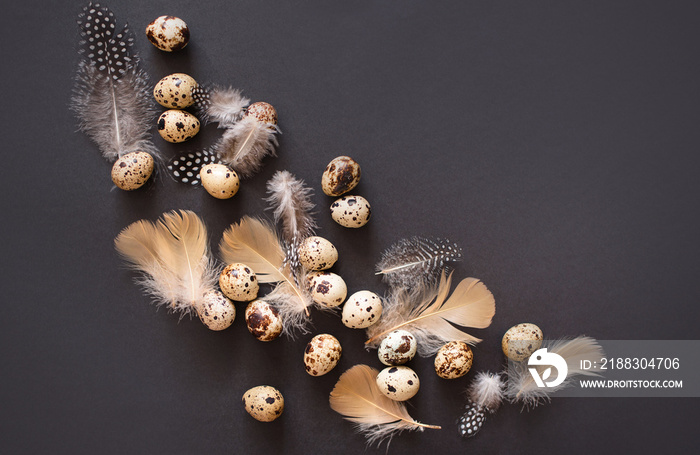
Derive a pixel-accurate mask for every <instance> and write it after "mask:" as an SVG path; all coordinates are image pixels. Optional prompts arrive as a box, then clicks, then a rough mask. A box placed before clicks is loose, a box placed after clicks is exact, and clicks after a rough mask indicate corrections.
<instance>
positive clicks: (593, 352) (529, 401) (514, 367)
mask: <svg viewBox="0 0 700 455" xmlns="http://www.w3.org/2000/svg"><path fill="white" fill-rule="evenodd" d="M541 348H547V351H548V352H551V353H554V354H558V355H560V356H562V357H563V358H564V360H565V361H566V366H567V369H568V374H567V376H566V380H564V382H563V383H561V384H560V385H558V386H556V387H538V386H537V383H535V380H534V379H533V377H532V375H531V374H530V371H529V370H528V368H531V367H532V366H529V365H528V363H527V362H524V361H523V362H509V367H508V382H507V387H506V391H505V395H506V397H507V398H508V399H509V400H510V402H511V403H522V405H523V407H535V406H537V405H538V404H541V403H543V402H545V401H549V400H550V394H552V393H554V392H556V391H558V390H561V389H563V388H565V387H568V386H569V385H571V383H572V381H573V379H574V377H576V376H578V375H586V376H598V373H596V372H594V371H591V370H584V369H582V368H581V361H582V360H590V361H596V360H598V359H600V358H601V357H602V356H604V353H603V348H602V347H601V346H600V344H598V342H597V341H596V340H595V339H594V338H590V337H583V336H581V337H577V338H574V339H570V340H568V339H564V340H556V341H549V342H547V341H545V342H544V343H543V344H542V347H541ZM535 368H537V370H538V372H539V373H540V374H541V373H542V372H543V370H544V369H546V368H547V367H546V366H535Z"/></svg>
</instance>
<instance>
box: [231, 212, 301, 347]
mask: <svg viewBox="0 0 700 455" xmlns="http://www.w3.org/2000/svg"><path fill="white" fill-rule="evenodd" d="M219 251H220V255H221V258H222V260H223V261H224V262H225V263H226V264H232V263H234V262H240V263H243V264H246V265H247V266H248V267H250V268H251V269H253V271H254V272H255V274H256V276H257V277H258V282H260V283H278V284H277V286H276V287H275V289H273V291H272V292H271V293H269V294H268V295H266V296H265V300H266V301H267V302H269V303H271V304H274V305H275V307H276V308H277V310H278V311H279V313H280V316H281V317H282V324H283V326H284V328H283V331H284V333H285V334H286V335H287V336H289V337H293V336H294V334H295V332H296V331H301V332H303V333H305V332H306V328H305V325H306V323H307V322H308V318H304V315H306V316H308V315H309V310H308V307H309V306H310V305H312V304H313V300H312V299H311V295H310V294H309V292H308V291H307V290H306V289H305V288H304V287H301V286H299V285H298V284H297V281H296V280H295V278H294V275H293V274H292V272H291V270H290V268H289V266H285V263H284V259H285V252H284V248H283V247H282V244H281V242H280V240H279V238H278V237H277V234H276V233H275V230H274V229H273V228H272V227H271V226H270V225H269V224H267V223H265V222H264V221H261V220H258V219H255V218H250V217H243V218H242V219H241V221H240V222H238V223H237V224H233V225H231V227H229V228H228V229H227V230H226V231H225V232H224V235H223V237H222V239H221V242H220V243H219Z"/></svg>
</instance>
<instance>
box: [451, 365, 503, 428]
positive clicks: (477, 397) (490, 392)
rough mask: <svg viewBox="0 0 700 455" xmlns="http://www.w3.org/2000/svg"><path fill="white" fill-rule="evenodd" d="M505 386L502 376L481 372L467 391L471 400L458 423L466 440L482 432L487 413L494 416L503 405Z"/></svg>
mask: <svg viewBox="0 0 700 455" xmlns="http://www.w3.org/2000/svg"><path fill="white" fill-rule="evenodd" d="M504 387H505V384H504V382H503V379H502V378H501V375H499V374H497V373H496V374H494V373H489V372H483V371H482V372H479V373H477V374H476V376H475V377H474V380H473V381H472V383H471V384H470V385H469V388H468V389H467V394H468V395H469V400H468V401H467V406H466V408H465V413H464V414H462V415H461V416H460V418H459V421H458V422H457V430H458V431H459V434H460V435H462V437H464V438H471V437H472V436H474V435H476V433H478V432H479V430H481V427H482V426H483V424H484V421H486V413H487V412H488V413H491V414H493V413H494V412H496V410H497V409H498V408H499V406H500V405H501V402H502V401H503V396H504Z"/></svg>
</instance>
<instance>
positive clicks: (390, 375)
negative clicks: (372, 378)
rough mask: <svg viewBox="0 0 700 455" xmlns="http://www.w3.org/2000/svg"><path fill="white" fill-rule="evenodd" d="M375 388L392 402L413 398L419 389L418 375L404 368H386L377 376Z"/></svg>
mask: <svg viewBox="0 0 700 455" xmlns="http://www.w3.org/2000/svg"><path fill="white" fill-rule="evenodd" d="M377 387H379V391H380V392H382V393H383V394H384V395H386V396H387V397H389V398H391V399H392V400H394V401H406V400H408V399H411V398H413V397H414V396H415V395H416V393H418V389H420V380H419V379H418V375H417V374H416V372H415V371H413V370H412V369H410V368H408V367H406V366H394V367H386V368H384V369H383V370H382V371H380V372H379V374H378V375H377Z"/></svg>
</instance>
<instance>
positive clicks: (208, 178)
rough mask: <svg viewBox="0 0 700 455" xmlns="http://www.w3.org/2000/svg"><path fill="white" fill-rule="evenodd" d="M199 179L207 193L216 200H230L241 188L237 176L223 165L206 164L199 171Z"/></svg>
mask: <svg viewBox="0 0 700 455" xmlns="http://www.w3.org/2000/svg"><path fill="white" fill-rule="evenodd" d="M199 179H200V181H201V182H202V186H203V187H204V189H205V190H207V193H209V194H210V195H211V196H214V197H215V198H217V199H230V198H232V197H233V196H235V195H236V193H237V192H238V189H239V188H240V186H241V180H240V179H239V178H238V174H236V172H235V171H233V170H232V169H230V168H229V167H228V166H226V165H224V164H214V163H210V164H206V165H204V166H202V169H200V170H199Z"/></svg>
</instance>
